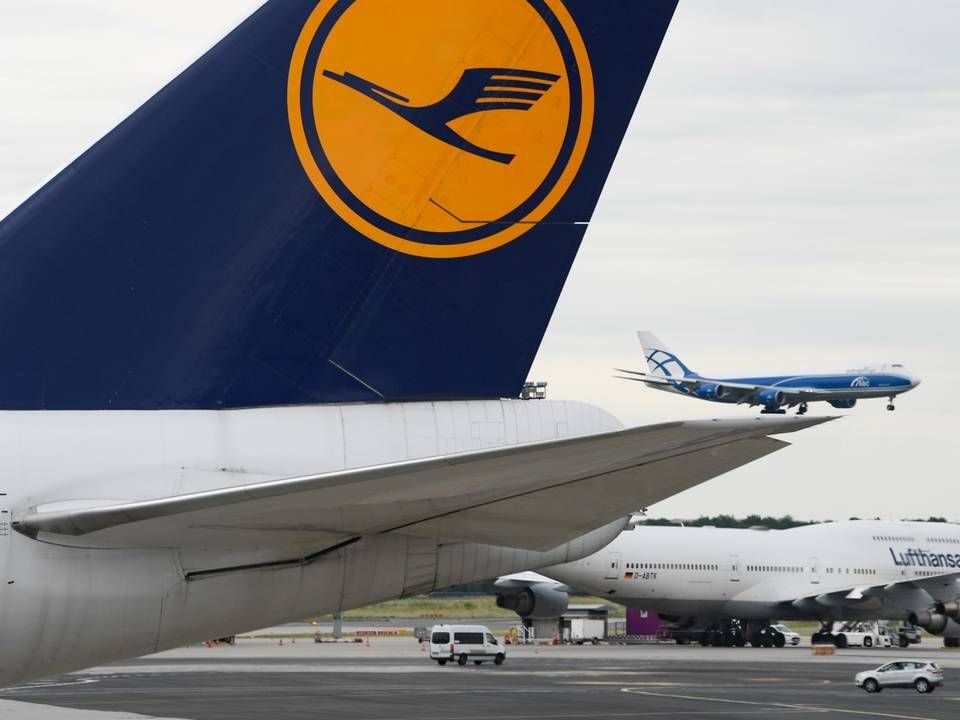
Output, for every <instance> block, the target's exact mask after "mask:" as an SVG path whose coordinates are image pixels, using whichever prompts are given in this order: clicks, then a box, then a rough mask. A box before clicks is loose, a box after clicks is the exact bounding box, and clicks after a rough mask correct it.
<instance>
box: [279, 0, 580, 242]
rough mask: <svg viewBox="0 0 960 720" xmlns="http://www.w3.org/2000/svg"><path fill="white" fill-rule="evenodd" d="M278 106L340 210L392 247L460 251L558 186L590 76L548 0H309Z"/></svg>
mask: <svg viewBox="0 0 960 720" xmlns="http://www.w3.org/2000/svg"><path fill="white" fill-rule="evenodd" d="M287 106H288V115H289V120H290V129H291V133H292V137H293V141H294V146H295V147H296V150H297V155H298V156H299V159H300V162H301V164H302V165H303V168H304V170H305V172H306V174H307V176H308V178H309V179H310V181H311V182H312V184H313V185H314V187H315V188H316V189H317V191H318V192H319V194H320V195H321V197H322V198H323V199H324V201H325V202H326V203H327V204H328V205H329V206H330V208H331V209H332V210H333V211H334V212H335V213H336V214H337V215H338V216H339V217H340V218H341V219H343V220H344V221H345V222H346V223H347V224H348V225H350V226H351V227H352V228H353V229H354V230H356V231H358V232H359V233H361V234H362V235H364V236H365V237H367V238H369V239H370V240H373V241H374V242H377V243H379V244H381V245H384V246H386V247H388V248H391V249H393V250H396V251H398V252H403V253H406V254H410V255H417V256H420V257H428V258H459V257H466V256H470V255H477V254H480V253H484V252H489V251H490V250H493V249H495V248H498V247H501V246H503V245H505V244H507V243H509V242H511V241H513V240H515V239H517V238H518V237H520V236H521V235H523V234H524V233H525V232H527V231H528V230H530V229H531V228H533V227H535V226H536V224H537V223H538V222H540V221H542V220H544V219H545V218H547V216H548V215H549V214H550V212H551V211H552V210H553V208H554V207H555V206H556V204H557V203H558V202H559V201H560V200H561V198H563V196H564V195H565V194H566V192H567V190H568V189H569V187H570V185H571V183H572V182H573V180H574V179H575V178H576V176H577V173H578V172H579V170H580V167H581V165H582V163H583V159H584V157H585V155H586V151H587V146H588V144H589V141H590V132H591V129H592V127H593V113H594V88H593V76H592V72H591V69H590V62H589V58H588V57H587V51H586V47H585V45H584V42H583V39H582V37H581V36H580V33H579V31H578V29H577V26H576V24H575V23H574V20H573V18H572V16H571V15H570V13H569V12H568V11H567V9H566V7H565V6H564V4H563V2H562V0H501V1H500V2H496V3H492V2H449V0H322V2H320V3H318V4H317V6H316V7H315V9H314V11H313V12H312V14H311V15H310V17H309V19H308V20H307V23H306V25H305V26H304V28H303V31H302V32H301V35H300V38H299V40H298V42H297V45H296V48H295V50H294V55H293V59H292V62H291V65H290V74H289V81H288V93H287Z"/></svg>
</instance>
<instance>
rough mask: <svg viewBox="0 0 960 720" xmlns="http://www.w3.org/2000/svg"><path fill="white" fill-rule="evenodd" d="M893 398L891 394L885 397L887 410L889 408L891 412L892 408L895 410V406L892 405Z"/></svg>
mask: <svg viewBox="0 0 960 720" xmlns="http://www.w3.org/2000/svg"><path fill="white" fill-rule="evenodd" d="M893 398H894V396H893V395H891V396H890V397H889V398H887V410H889V411H890V412H893V411H894V410H896V408H895V407H894V406H893Z"/></svg>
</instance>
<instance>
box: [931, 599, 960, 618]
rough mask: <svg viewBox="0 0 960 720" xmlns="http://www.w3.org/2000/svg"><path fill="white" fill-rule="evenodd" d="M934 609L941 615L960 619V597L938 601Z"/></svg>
mask: <svg viewBox="0 0 960 720" xmlns="http://www.w3.org/2000/svg"><path fill="white" fill-rule="evenodd" d="M934 609H935V610H936V611H937V612H938V613H939V614H941V615H946V616H947V617H948V618H952V619H954V620H957V619H960V598H955V599H954V600H950V601H949V602H938V603H937V604H936V605H934Z"/></svg>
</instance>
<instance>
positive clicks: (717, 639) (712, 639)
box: [700, 620, 747, 647]
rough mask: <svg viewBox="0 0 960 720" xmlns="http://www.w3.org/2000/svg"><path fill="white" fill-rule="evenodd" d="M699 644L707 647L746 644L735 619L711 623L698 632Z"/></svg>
mask: <svg viewBox="0 0 960 720" xmlns="http://www.w3.org/2000/svg"><path fill="white" fill-rule="evenodd" d="M700 644H701V645H703V646H705V647H709V646H711V645H712V646H713V647H743V646H744V645H746V644H747V640H746V638H745V637H744V636H743V631H742V630H741V629H740V623H739V622H737V621H736V620H732V621H730V622H723V623H719V624H717V625H711V626H710V627H708V628H707V629H706V630H704V631H703V632H702V633H700Z"/></svg>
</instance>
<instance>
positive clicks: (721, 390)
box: [696, 383, 727, 400]
mask: <svg viewBox="0 0 960 720" xmlns="http://www.w3.org/2000/svg"><path fill="white" fill-rule="evenodd" d="M696 394H697V397H699V398H702V399H703V400H723V398H725V397H726V396H727V389H726V388H725V387H724V386H723V385H720V384H719V383H704V384H703V385H701V386H699V387H698V388H697V389H696Z"/></svg>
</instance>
